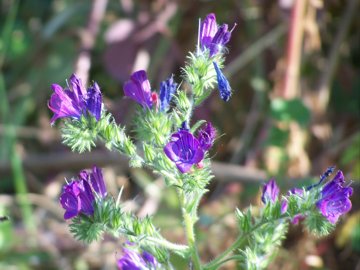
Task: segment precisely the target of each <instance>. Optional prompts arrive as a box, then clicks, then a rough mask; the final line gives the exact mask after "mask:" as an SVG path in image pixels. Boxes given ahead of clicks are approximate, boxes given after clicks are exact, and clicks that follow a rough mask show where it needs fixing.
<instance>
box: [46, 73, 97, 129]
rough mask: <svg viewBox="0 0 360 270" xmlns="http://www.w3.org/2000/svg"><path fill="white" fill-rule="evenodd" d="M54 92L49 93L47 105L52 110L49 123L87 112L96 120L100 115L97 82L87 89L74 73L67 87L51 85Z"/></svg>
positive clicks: (77, 116)
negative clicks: (52, 113) (52, 114)
mask: <svg viewBox="0 0 360 270" xmlns="http://www.w3.org/2000/svg"><path fill="white" fill-rule="evenodd" d="M51 88H52V90H53V91H54V93H53V94H52V95H51V97H50V100H49V103H48V107H49V109H50V110H52V111H53V112H54V116H53V117H52V118H51V120H50V123H51V124H53V123H54V122H55V121H56V120H57V119H58V118H67V117H71V118H75V119H80V117H81V116H82V115H85V114H86V113H87V112H89V113H91V114H92V115H93V116H94V117H95V118H96V120H97V121H99V119H100V116H101V107H102V96H101V91H100V88H99V86H98V84H97V83H94V85H92V86H90V87H89V88H88V89H87V90H86V89H85V87H84V86H83V84H82V83H81V80H80V78H78V77H77V76H76V75H75V74H73V75H72V76H71V77H70V86H69V88H65V89H63V88H62V87H61V86H60V85H58V84H53V85H51Z"/></svg>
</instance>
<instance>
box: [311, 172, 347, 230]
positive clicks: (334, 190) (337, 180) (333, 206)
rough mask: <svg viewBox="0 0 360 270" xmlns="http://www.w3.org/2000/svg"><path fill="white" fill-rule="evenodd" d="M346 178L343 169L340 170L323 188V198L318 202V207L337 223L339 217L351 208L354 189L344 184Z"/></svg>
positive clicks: (330, 220)
mask: <svg viewBox="0 0 360 270" xmlns="http://www.w3.org/2000/svg"><path fill="white" fill-rule="evenodd" d="M344 184H345V179H344V175H343V173H342V171H338V172H337V174H336V175H335V177H334V178H333V179H332V180H331V181H330V182H328V183H327V184H326V185H325V186H324V187H323V188H322V190H321V198H320V200H318V201H317V202H316V207H317V208H318V209H319V210H320V212H321V214H322V215H323V216H324V217H326V219H327V220H328V221H329V222H330V223H332V224H335V223H336V222H337V221H338V219H339V217H340V216H341V215H343V214H345V213H347V212H349V211H350V209H351V201H350V199H349V197H350V196H351V195H352V193H353V189H352V188H351V187H349V186H344Z"/></svg>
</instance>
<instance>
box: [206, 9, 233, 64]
mask: <svg viewBox="0 0 360 270" xmlns="http://www.w3.org/2000/svg"><path fill="white" fill-rule="evenodd" d="M235 26H236V24H235V25H234V27H233V28H232V29H231V30H230V31H228V25H227V24H223V25H221V26H220V27H218V26H217V24H216V17H215V14H214V13H210V14H208V15H207V16H206V18H205V19H204V21H202V22H201V25H200V32H199V35H200V36H199V43H200V48H201V50H203V49H209V51H210V57H212V56H214V55H216V54H217V53H218V52H219V51H220V52H221V50H222V49H223V47H224V46H225V45H226V44H227V43H228V42H229V40H230V37H231V32H232V31H233V29H234V28H235Z"/></svg>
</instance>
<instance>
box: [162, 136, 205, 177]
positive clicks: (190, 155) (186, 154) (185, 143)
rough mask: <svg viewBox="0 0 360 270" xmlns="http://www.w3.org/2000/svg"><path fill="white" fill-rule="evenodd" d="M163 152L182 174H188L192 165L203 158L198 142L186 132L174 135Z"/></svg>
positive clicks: (202, 151)
mask: <svg viewBox="0 0 360 270" xmlns="http://www.w3.org/2000/svg"><path fill="white" fill-rule="evenodd" d="M164 152H165V154H166V155H167V157H168V158H169V159H171V160H172V161H173V162H175V165H176V167H177V168H178V169H179V170H180V172H182V173H186V172H188V171H189V170H190V169H191V167H192V165H193V164H197V163H199V162H200V161H202V159H203V158H204V150H203V148H202V147H201V145H200V143H199V140H198V139H197V138H195V137H194V135H192V134H191V133H190V132H189V131H187V130H180V131H178V132H176V133H174V134H173V135H172V136H171V138H170V142H169V143H168V144H167V145H166V146H165V147H164Z"/></svg>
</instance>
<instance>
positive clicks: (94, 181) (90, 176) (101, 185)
mask: <svg viewBox="0 0 360 270" xmlns="http://www.w3.org/2000/svg"><path fill="white" fill-rule="evenodd" d="M79 178H80V179H84V180H86V181H87V182H88V183H89V184H90V185H91V188H92V190H93V191H94V192H95V193H96V194H97V196H99V197H100V198H105V197H106V195H107V190H106V186H105V182H104V177H103V174H102V170H101V168H98V167H96V166H95V165H94V166H93V168H92V172H91V173H88V172H87V171H81V172H80V174H79Z"/></svg>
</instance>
